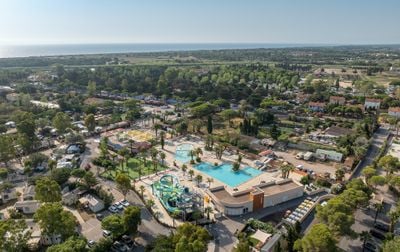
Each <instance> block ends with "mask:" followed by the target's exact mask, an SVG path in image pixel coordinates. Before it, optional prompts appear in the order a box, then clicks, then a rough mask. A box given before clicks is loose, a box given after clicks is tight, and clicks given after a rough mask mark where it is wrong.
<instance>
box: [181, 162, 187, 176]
mask: <svg viewBox="0 0 400 252" xmlns="http://www.w3.org/2000/svg"><path fill="white" fill-rule="evenodd" d="M181 169H182V171H183V176H185V173H186V171H187V165H185V164H183V165H182V168H181Z"/></svg>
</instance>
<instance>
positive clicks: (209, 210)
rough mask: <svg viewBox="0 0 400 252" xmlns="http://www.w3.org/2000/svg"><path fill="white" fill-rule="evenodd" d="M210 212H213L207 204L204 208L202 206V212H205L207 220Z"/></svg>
mask: <svg viewBox="0 0 400 252" xmlns="http://www.w3.org/2000/svg"><path fill="white" fill-rule="evenodd" d="M212 212H213V209H212V207H210V206H207V207H206V208H204V213H205V214H207V219H208V220H209V219H210V213H212Z"/></svg>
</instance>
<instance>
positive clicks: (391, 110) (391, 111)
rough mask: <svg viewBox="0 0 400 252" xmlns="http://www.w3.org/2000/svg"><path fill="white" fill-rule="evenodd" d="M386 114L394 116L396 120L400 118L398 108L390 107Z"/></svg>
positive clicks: (399, 108) (399, 109)
mask: <svg viewBox="0 0 400 252" xmlns="http://www.w3.org/2000/svg"><path fill="white" fill-rule="evenodd" d="M388 114H389V115H390V116H394V117H396V118H400V107H390V108H389V110H388Z"/></svg>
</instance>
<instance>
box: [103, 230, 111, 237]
mask: <svg viewBox="0 0 400 252" xmlns="http://www.w3.org/2000/svg"><path fill="white" fill-rule="evenodd" d="M110 235H111V232H110V231H108V230H103V236H104V237H109V236H110Z"/></svg>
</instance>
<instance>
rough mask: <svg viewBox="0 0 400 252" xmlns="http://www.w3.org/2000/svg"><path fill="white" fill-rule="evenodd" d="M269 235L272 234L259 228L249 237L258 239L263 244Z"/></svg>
mask: <svg viewBox="0 0 400 252" xmlns="http://www.w3.org/2000/svg"><path fill="white" fill-rule="evenodd" d="M271 236H272V234H268V233H265V232H264V231H261V230H260V229H257V231H256V232H255V233H254V234H253V235H252V236H251V237H252V238H254V239H257V240H259V241H260V242H262V243H263V244H264V243H265V242H266V241H267V240H268V239H269V238H270V237H271Z"/></svg>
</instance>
